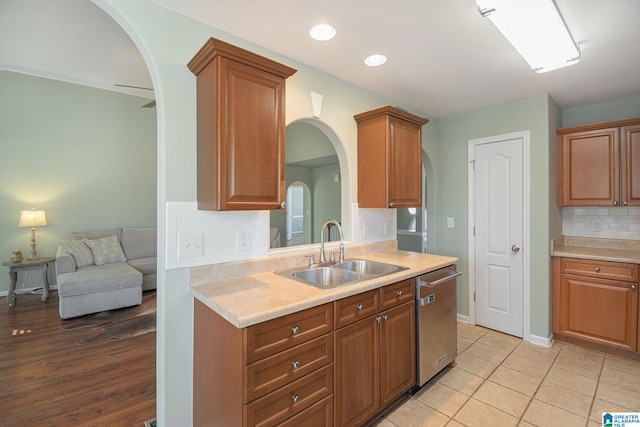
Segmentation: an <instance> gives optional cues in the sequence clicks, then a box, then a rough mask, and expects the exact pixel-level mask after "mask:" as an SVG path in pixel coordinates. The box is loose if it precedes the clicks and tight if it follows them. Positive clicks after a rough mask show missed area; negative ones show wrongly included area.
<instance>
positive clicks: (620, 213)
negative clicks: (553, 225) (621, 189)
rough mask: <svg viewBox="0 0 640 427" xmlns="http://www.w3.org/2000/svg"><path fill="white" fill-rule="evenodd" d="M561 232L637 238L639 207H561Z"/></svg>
mask: <svg viewBox="0 0 640 427" xmlns="http://www.w3.org/2000/svg"><path fill="white" fill-rule="evenodd" d="M562 234H564V235H565V236H576V237H595V238H603V239H627V240H639V239H640V208H563V209H562Z"/></svg>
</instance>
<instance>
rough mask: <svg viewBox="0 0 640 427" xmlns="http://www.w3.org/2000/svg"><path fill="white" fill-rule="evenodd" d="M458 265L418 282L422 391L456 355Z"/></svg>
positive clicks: (417, 346)
mask: <svg viewBox="0 0 640 427" xmlns="http://www.w3.org/2000/svg"><path fill="white" fill-rule="evenodd" d="M461 275H462V273H461V272H458V271H457V270H456V266H455V265H450V266H448V267H445V268H441V269H439V270H436V271H432V272H431V273H427V274H424V275H422V276H419V277H417V278H416V293H415V295H416V334H417V345H416V351H417V352H418V354H417V357H416V363H417V365H418V366H417V369H416V375H417V385H418V386H419V387H422V386H423V385H424V384H425V383H426V382H427V381H429V380H430V379H431V378H433V377H434V376H435V375H436V374H437V373H438V372H440V371H441V370H442V369H443V368H444V367H445V366H447V365H448V364H450V363H452V362H454V361H455V358H456V353H457V348H458V345H457V307H456V278H457V277H458V276H461Z"/></svg>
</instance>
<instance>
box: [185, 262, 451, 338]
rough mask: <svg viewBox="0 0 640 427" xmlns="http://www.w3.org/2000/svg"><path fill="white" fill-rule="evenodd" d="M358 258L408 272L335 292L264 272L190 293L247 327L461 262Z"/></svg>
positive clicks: (229, 318)
mask: <svg viewBox="0 0 640 427" xmlns="http://www.w3.org/2000/svg"><path fill="white" fill-rule="evenodd" d="M357 258H359V259H367V260H372V261H379V262H385V263H388V264H395V265H400V266H403V267H408V269H407V270H403V271H400V272H397V273H394V274H389V275H387V276H382V277H378V278H375V279H370V280H363V281H361V282H357V283H354V284H346V285H344V286H341V287H338V288H334V289H318V288H316V287H314V286H310V285H306V284H304V283H301V282H298V281H296V280H293V279H287V278H285V277H283V276H279V275H276V274H274V273H262V274H255V275H251V276H246V277H242V278H237V279H231V280H224V281H219V282H212V283H206V284H201V285H197V286H192V287H191V290H190V292H191V294H192V295H193V296H194V297H195V298H196V299H197V300H199V301H201V302H202V303H204V304H205V305H206V306H207V307H209V308H210V309H212V310H213V311H215V312H216V313H218V314H219V315H220V316H222V317H223V318H224V319H226V320H227V321H228V322H230V323H231V324H232V325H234V326H235V327H237V328H244V327H247V326H251V325H255V324H256V323H260V322H264V321H267V320H271V319H275V318H277V317H281V316H285V315H287V314H291V313H295V312H298V311H301V310H305V309H307V308H311V307H315V306H318V305H321V304H324V303H327V302H331V301H335V300H338V299H341V298H345V297H348V296H351V295H355V294H359V293H362V292H366V291H368V290H371V289H376V288H379V287H382V286H385V285H388V284H390V283H395V282H399V281H401V280H404V279H408V278H412V277H415V276H418V275H421V274H424V273H427V272H430V271H433V270H437V269H439V268H442V267H446V266H449V265H451V264H456V263H457V262H458V259H457V258H454V257H447V256H440V255H431V254H422V253H416V252H407V251H391V252H381V253H375V254H367V255H362V256H358V257H357Z"/></svg>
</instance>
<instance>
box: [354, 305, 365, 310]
mask: <svg viewBox="0 0 640 427" xmlns="http://www.w3.org/2000/svg"><path fill="white" fill-rule="evenodd" d="M356 308H357V309H358V310H362V309H363V308H364V305H362V304H358V305H357V307H356Z"/></svg>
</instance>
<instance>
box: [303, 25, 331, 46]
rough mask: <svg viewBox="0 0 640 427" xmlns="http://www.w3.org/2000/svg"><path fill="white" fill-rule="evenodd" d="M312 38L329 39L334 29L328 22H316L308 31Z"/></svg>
mask: <svg viewBox="0 0 640 427" xmlns="http://www.w3.org/2000/svg"><path fill="white" fill-rule="evenodd" d="M309 35H310V36H311V38H312V39H314V40H318V41H321V42H324V41H327V40H331V39H332V38H334V37H335V35H336V29H335V28H333V27H332V26H331V25H329V24H318V25H316V26H315V27H313V28H312V29H311V30H310V31H309Z"/></svg>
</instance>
